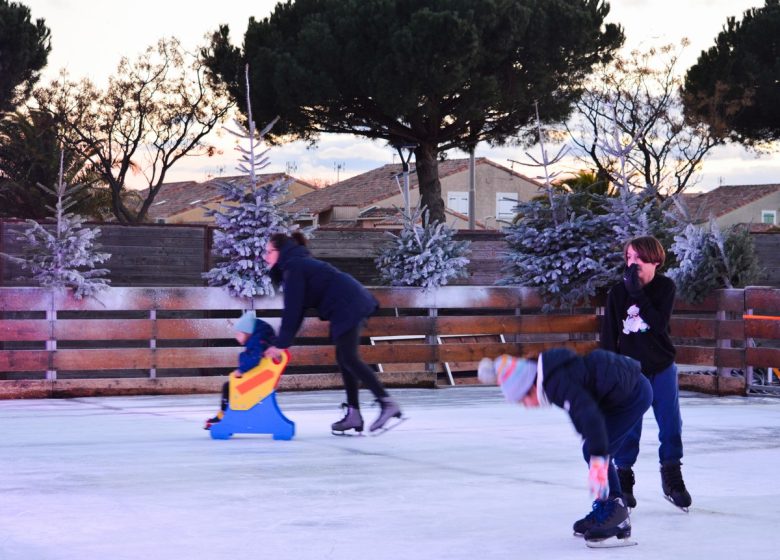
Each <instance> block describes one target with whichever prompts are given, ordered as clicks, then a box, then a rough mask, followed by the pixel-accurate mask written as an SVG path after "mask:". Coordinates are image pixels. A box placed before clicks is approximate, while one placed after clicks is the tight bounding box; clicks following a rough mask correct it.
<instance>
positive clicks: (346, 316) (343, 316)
mask: <svg viewBox="0 0 780 560" xmlns="http://www.w3.org/2000/svg"><path fill="white" fill-rule="evenodd" d="M271 276H272V278H274V279H275V280H276V281H277V282H278V281H281V284H282V291H283V294H284V312H283V314H282V325H281V327H280V328H279V334H278V336H277V337H276V339H275V341H274V346H276V347H277V348H288V347H289V346H290V345H291V344H292V342H293V339H294V338H295V334H296V333H297V332H298V329H299V328H300V326H301V322H302V321H303V314H304V311H305V310H306V309H308V308H312V307H313V308H316V309H317V315H318V316H319V318H320V319H322V320H323V321H330V335H331V338H332V339H333V340H335V339H337V338H338V337H339V336H341V335H342V334H344V333H346V332H348V331H350V330H352V329H353V328H355V327H356V326H358V325H359V324H360V323H361V322H362V321H363V320H365V319H366V318H367V317H369V316H370V315H372V314H373V313H374V312H375V311H376V310H377V309H378V307H379V304H378V303H377V301H376V299H375V298H374V296H372V295H371V294H370V293H369V292H368V290H366V289H365V288H364V287H363V285H362V284H360V282H358V281H357V280H355V279H354V278H353V277H352V276H350V275H349V274H346V273H344V272H341V271H340V270H338V269H337V268H335V267H333V266H331V265H330V264H328V263H326V262H323V261H320V260H317V259H315V258H313V257H312V256H311V254H310V253H309V251H308V249H306V247H304V246H302V245H298V244H297V243H296V242H295V241H292V240H289V241H287V243H285V245H284V246H283V247H281V248H280V249H279V260H278V261H277V262H276V264H275V265H274V267H273V268H272V269H271Z"/></svg>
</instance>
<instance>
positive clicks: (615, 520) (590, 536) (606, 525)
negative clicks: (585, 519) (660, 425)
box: [584, 497, 631, 546]
mask: <svg viewBox="0 0 780 560" xmlns="http://www.w3.org/2000/svg"><path fill="white" fill-rule="evenodd" d="M594 512H595V515H594V517H595V519H594V521H593V523H592V524H591V526H590V527H589V528H588V530H586V531H585V535H584V536H585V541H587V543H586V544H588V546H610V544H609V543H606V542H605V541H607V540H608V539H609V540H612V539H613V538H614V539H617V540H616V541H613V545H614V546H624V545H625V544H629V537H630V536H631V520H630V519H629V517H628V507H626V504H625V502H624V501H623V498H622V497H617V498H608V499H607V500H604V502H603V503H602V505H601V507H599V508H594ZM618 541H619V542H618Z"/></svg>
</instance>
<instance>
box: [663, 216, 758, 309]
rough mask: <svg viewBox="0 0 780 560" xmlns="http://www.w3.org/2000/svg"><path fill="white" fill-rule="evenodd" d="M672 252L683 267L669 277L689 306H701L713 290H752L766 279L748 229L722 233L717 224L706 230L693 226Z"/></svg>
mask: <svg viewBox="0 0 780 560" xmlns="http://www.w3.org/2000/svg"><path fill="white" fill-rule="evenodd" d="M671 250H672V252H673V253H674V255H675V256H676V258H677V262H678V263H679V264H678V266H677V267H675V268H671V269H669V271H668V272H667V275H668V276H669V277H670V278H671V279H672V280H674V282H675V284H676V285H677V293H678V294H679V295H680V297H682V298H683V299H684V300H685V301H687V302H689V303H699V302H701V301H702V300H703V299H704V298H705V297H707V294H709V293H710V292H711V291H712V290H716V289H719V288H740V287H744V286H749V285H751V284H753V283H754V282H756V281H758V280H759V279H760V278H761V277H762V272H761V269H760V268H759V265H758V257H757V256H756V251H755V247H754V245H753V240H752V239H751V238H750V234H749V232H748V230H747V228H745V227H744V226H733V227H731V228H728V229H727V230H726V231H725V232H721V230H720V228H719V227H718V225H717V224H716V223H715V221H714V220H710V222H709V225H708V226H706V227H700V226H697V225H695V224H690V223H689V224H686V225H685V226H683V227H682V230H681V231H680V232H679V233H678V234H677V235H675V236H674V243H672V248H671Z"/></svg>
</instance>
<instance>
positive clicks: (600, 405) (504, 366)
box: [478, 348, 652, 546]
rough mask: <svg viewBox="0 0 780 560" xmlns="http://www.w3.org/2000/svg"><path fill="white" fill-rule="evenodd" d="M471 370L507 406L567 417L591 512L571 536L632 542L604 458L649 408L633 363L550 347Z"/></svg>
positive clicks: (602, 542) (597, 542) (646, 386)
mask: <svg viewBox="0 0 780 560" xmlns="http://www.w3.org/2000/svg"><path fill="white" fill-rule="evenodd" d="M478 373H479V379H480V381H482V382H483V383H495V382H497V383H498V384H499V385H500V387H501V391H502V392H503V393H504V396H505V397H506V399H507V401H509V402H512V403H522V404H523V405H525V406H526V407H539V406H546V405H550V404H554V405H556V406H558V407H560V408H562V409H564V410H566V411H567V412H568V414H569V417H570V418H571V421H572V423H573V424H574V428H575V429H576V430H577V432H579V434H580V435H581V436H582V437H583V444H582V453H583V457H584V458H585V461H586V462H587V463H588V465H589V481H590V487H591V491H592V492H593V494H594V495H595V498H596V500H595V501H594V502H593V508H592V510H591V512H590V513H589V514H588V515H586V516H585V517H584V518H583V519H580V520H579V521H577V522H576V523H574V533H575V534H576V535H582V536H584V537H585V540H586V541H587V544H588V546H615V545H626V544H633V543H632V542H631V541H629V540H628V537H630V536H631V521H630V519H629V512H628V508H627V507H626V504H625V501H624V499H623V494H622V491H621V488H620V481H619V479H618V476H617V472H616V471H615V467H614V465H613V464H612V461H611V457H612V456H613V455H614V454H615V453H616V452H617V450H618V449H620V446H621V445H622V443H623V440H624V439H625V437H626V435H627V434H628V433H629V432H630V431H631V430H632V429H633V428H634V426H635V425H636V424H637V423H638V422H641V421H642V415H643V414H644V413H645V411H647V409H648V408H649V407H650V402H651V400H652V390H651V388H650V383H649V382H648V380H647V378H646V377H645V376H643V375H642V371H641V370H640V368H639V363H638V362H637V361H635V360H633V359H631V358H626V357H624V356H619V355H617V354H614V353H612V352H607V351H604V350H595V351H593V352H591V353H590V354H588V355H587V356H585V357H580V356H578V355H576V354H575V353H574V352H572V351H571V350H568V349H565V348H557V349H553V350H548V351H546V352H544V353H542V354H541V355H540V356H539V358H538V359H537V360H526V359H522V358H517V357H514V356H508V355H503V356H499V357H498V358H496V359H495V360H491V359H490V358H484V359H483V360H482V361H481V362H480V364H479V371H478ZM615 538H616V539H617V540H616V539H615Z"/></svg>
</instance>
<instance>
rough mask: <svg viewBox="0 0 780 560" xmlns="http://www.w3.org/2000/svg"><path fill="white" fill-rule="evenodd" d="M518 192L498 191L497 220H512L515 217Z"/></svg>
mask: <svg viewBox="0 0 780 560" xmlns="http://www.w3.org/2000/svg"><path fill="white" fill-rule="evenodd" d="M517 203H518V200H517V193H513V192H500V193H496V220H499V221H502V222H511V221H512V220H514V219H515V213H516V212H515V206H517Z"/></svg>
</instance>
